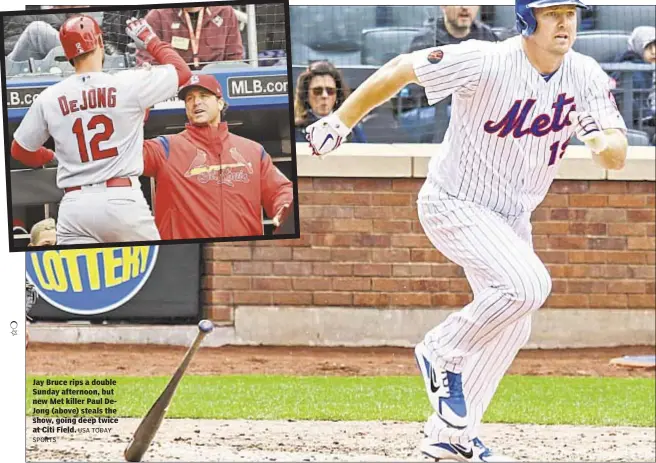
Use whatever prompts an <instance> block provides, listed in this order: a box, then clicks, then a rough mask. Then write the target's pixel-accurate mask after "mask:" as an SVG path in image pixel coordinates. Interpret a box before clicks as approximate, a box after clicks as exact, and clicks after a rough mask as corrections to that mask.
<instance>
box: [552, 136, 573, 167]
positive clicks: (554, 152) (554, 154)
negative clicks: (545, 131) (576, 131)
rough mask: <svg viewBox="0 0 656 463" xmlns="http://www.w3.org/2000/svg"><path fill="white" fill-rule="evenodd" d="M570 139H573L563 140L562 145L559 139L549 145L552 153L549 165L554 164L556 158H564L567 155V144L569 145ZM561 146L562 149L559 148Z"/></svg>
mask: <svg viewBox="0 0 656 463" xmlns="http://www.w3.org/2000/svg"><path fill="white" fill-rule="evenodd" d="M570 140H571V138H569V139H567V140H565V141H564V142H563V144H562V146H561V145H560V142H559V141H557V142H555V143H553V144H552V145H551V146H550V147H549V152H550V153H551V155H550V156H549V164H548V165H550V166H553V165H554V164H555V163H556V159H562V158H563V156H564V155H565V150H566V149H567V146H568V145H569V142H570ZM559 146H560V150H559V149H558V147H559Z"/></svg>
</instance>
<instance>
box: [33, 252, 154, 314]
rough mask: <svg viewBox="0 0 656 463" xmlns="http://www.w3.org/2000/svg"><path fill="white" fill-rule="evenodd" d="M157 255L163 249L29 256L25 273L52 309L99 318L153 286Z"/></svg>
mask: <svg viewBox="0 0 656 463" xmlns="http://www.w3.org/2000/svg"><path fill="white" fill-rule="evenodd" d="M158 252H159V247H158V246H132V247H121V248H102V249H64V250H58V251H55V250H48V251H32V252H27V253H26V254H25V270H26V274H27V279H28V280H29V281H30V282H31V283H32V284H33V285H34V286H35V287H36V289H37V291H38V293H39V295H40V296H41V297H42V298H43V299H44V300H45V301H47V302H48V303H49V304H51V305H52V306H54V307H57V308H58V309H61V310H63V311H65V312H69V313H73V314H78V315H94V314H99V313H104V312H109V311H111V310H114V309H116V308H118V307H120V306H122V305H123V304H125V303H126V302H128V301H129V300H130V299H132V298H133V297H134V296H135V294H137V293H138V292H139V290H140V289H141V288H142V287H143V285H144V284H145V283H146V281H148V278H149V277H150V274H151V272H152V270H153V268H154V267H155V262H156V260H157V254H158Z"/></svg>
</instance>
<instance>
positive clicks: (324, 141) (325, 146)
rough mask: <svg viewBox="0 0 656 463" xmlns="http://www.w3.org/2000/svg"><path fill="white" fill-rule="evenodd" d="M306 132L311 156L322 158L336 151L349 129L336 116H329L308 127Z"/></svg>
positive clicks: (349, 131)
mask: <svg viewBox="0 0 656 463" xmlns="http://www.w3.org/2000/svg"><path fill="white" fill-rule="evenodd" d="M306 132H307V135H306V137H305V138H306V139H307V141H309V142H310V146H311V147H312V154H313V155H314V156H323V155H324V154H328V153H330V152H331V151H334V150H335V149H337V148H338V147H339V145H341V144H342V141H344V139H345V138H346V137H347V136H348V134H349V133H351V129H349V128H348V127H347V126H346V125H345V124H344V123H343V122H342V121H341V120H340V119H339V117H337V115H336V114H331V115H329V116H326V117H324V118H321V119H319V120H318V121H317V122H315V123H314V124H312V125H310V126H308V128H307V130H306Z"/></svg>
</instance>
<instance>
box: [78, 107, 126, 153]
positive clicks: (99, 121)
mask: <svg viewBox="0 0 656 463" xmlns="http://www.w3.org/2000/svg"><path fill="white" fill-rule="evenodd" d="M99 125H102V126H103V130H102V132H97V133H96V134H95V135H94V136H93V137H92V138H91V142H90V143H89V148H90V151H91V160H93V161H97V160H99V159H107V158H111V157H114V156H116V155H118V149H116V147H113V148H106V149H100V143H101V142H103V141H107V140H109V139H110V138H111V136H112V135H113V134H114V123H113V122H112V120H111V119H110V118H109V117H107V116H105V115H104V114H97V115H95V116H93V117H92V118H91V119H90V120H89V123H88V124H87V127H86V128H87V130H89V131H91V130H95V129H96V128H97V127H98V126H99ZM73 133H74V134H75V136H76V138H77V146H78V148H79V150H80V158H81V159H82V162H89V150H87V140H86V135H85V132H84V125H83V124H82V118H79V117H78V118H77V119H75V122H74V123H73Z"/></svg>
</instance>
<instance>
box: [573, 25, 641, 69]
mask: <svg viewBox="0 0 656 463" xmlns="http://www.w3.org/2000/svg"><path fill="white" fill-rule="evenodd" d="M628 39H629V36H628V35H627V34H625V33H623V32H618V31H590V32H581V33H579V34H578V36H577V38H576V41H575V42H574V47H573V48H574V50H575V51H578V52H579V53H582V54H584V55H588V56H591V57H592V58H594V59H595V60H597V62H599V63H612V62H614V61H615V60H616V59H617V57H618V56H619V55H620V54H621V53H623V52H624V51H626V49H627V45H628Z"/></svg>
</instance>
